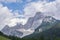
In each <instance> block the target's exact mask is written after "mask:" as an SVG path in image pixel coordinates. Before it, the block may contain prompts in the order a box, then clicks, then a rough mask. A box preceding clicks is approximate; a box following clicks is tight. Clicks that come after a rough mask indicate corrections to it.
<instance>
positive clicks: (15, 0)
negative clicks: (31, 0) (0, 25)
mask: <svg viewBox="0 0 60 40" xmlns="http://www.w3.org/2000/svg"><path fill="white" fill-rule="evenodd" d="M0 2H5V3H11V2H19V3H21V2H23V1H22V0H0Z"/></svg>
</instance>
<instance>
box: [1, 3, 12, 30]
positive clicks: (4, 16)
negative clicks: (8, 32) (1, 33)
mask: <svg viewBox="0 0 60 40" xmlns="http://www.w3.org/2000/svg"><path fill="white" fill-rule="evenodd" d="M12 17H13V15H12V13H11V11H10V10H9V9H8V8H7V7H3V5H2V4H0V30H1V29H2V28H3V27H4V26H5V25H6V24H7V23H8V22H9V19H10V18H12Z"/></svg>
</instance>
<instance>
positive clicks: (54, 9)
mask: <svg viewBox="0 0 60 40" xmlns="http://www.w3.org/2000/svg"><path fill="white" fill-rule="evenodd" d="M24 12H25V16H27V17H33V16H34V15H35V13H36V12H42V13H44V14H45V15H50V16H53V17H55V18H56V19H58V20H60V0H55V1H53V2H46V1H43V2H42V1H38V2H31V3H29V4H27V5H26V7H25V9H24Z"/></svg>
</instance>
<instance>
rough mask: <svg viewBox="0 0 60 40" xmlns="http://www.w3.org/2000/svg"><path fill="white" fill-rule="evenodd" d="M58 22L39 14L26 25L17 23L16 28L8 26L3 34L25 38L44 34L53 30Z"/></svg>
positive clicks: (3, 30)
mask: <svg viewBox="0 0 60 40" xmlns="http://www.w3.org/2000/svg"><path fill="white" fill-rule="evenodd" d="M56 22H57V20H56V19H55V18H53V17H51V16H45V15H43V13H41V12H37V13H36V14H35V16H34V17H30V18H29V19H28V21H27V23H26V24H25V25H22V24H20V23H17V25H16V26H14V27H9V26H8V25H6V26H5V27H4V28H3V29H2V30H1V32H2V33H4V34H5V35H8V36H9V35H11V36H17V37H24V36H27V35H30V34H35V32H37V33H38V32H39V31H40V32H43V31H45V30H47V29H50V28H52V27H53V26H54V25H55V24H56Z"/></svg>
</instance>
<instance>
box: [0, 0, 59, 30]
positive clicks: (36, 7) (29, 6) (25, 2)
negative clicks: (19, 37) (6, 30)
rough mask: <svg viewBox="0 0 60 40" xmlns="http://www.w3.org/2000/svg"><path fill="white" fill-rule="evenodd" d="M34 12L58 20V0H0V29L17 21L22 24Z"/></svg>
mask: <svg viewBox="0 0 60 40" xmlns="http://www.w3.org/2000/svg"><path fill="white" fill-rule="evenodd" d="M36 12H42V13H43V14H45V15H47V16H52V17H54V18H56V19H58V20H60V0H0V30H1V29H2V28H3V27H4V26H5V25H9V26H14V25H16V23H18V22H20V23H21V24H23V25H24V24H25V23H26V22H27V20H28V18H29V17H33V16H34V15H35V14H36ZM32 14H33V15H32Z"/></svg>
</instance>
